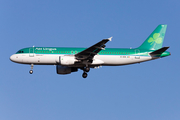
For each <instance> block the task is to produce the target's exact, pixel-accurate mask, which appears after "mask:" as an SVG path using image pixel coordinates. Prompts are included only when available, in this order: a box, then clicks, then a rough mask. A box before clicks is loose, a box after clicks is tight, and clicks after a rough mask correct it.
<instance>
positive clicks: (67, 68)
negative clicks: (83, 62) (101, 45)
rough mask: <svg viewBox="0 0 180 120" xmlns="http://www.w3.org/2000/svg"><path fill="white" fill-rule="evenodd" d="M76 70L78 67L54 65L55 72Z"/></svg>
mask: <svg viewBox="0 0 180 120" xmlns="http://www.w3.org/2000/svg"><path fill="white" fill-rule="evenodd" d="M77 71H78V69H77V68H75V67H67V66H61V65H56V72H57V74H70V73H71V72H77Z"/></svg>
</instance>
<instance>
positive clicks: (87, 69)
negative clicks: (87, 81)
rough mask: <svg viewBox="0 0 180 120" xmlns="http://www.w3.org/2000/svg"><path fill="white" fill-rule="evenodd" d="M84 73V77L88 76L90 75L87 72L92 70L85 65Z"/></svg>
mask: <svg viewBox="0 0 180 120" xmlns="http://www.w3.org/2000/svg"><path fill="white" fill-rule="evenodd" d="M83 71H84V72H83V74H82V77H83V78H87V76H88V74H87V72H89V71H90V68H89V67H85V68H83Z"/></svg>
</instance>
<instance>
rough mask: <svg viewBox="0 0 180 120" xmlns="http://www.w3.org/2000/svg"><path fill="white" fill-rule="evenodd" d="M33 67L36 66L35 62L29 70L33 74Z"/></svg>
mask: <svg viewBox="0 0 180 120" xmlns="http://www.w3.org/2000/svg"><path fill="white" fill-rule="evenodd" d="M33 67H34V64H31V70H30V71H29V73H30V74H33Z"/></svg>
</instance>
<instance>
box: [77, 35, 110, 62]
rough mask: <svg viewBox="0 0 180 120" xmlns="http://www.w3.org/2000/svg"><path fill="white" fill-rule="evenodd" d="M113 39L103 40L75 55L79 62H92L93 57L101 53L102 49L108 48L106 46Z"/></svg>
mask: <svg viewBox="0 0 180 120" xmlns="http://www.w3.org/2000/svg"><path fill="white" fill-rule="evenodd" d="M111 39H112V37H110V38H108V39H103V40H101V41H100V42H98V43H96V44H95V45H93V46H91V47H89V48H87V49H85V50H83V51H81V52H79V53H77V54H76V55H75V57H76V59H77V60H92V59H93V57H94V56H95V55H96V54H98V52H99V51H101V50H102V49H104V48H105V47H106V46H105V44H106V43H107V42H108V41H111Z"/></svg>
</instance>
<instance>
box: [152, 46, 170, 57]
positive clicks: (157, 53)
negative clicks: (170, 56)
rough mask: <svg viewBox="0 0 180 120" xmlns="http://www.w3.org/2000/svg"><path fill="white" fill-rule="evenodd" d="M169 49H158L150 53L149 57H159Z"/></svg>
mask: <svg viewBox="0 0 180 120" xmlns="http://www.w3.org/2000/svg"><path fill="white" fill-rule="evenodd" d="M168 48H169V47H163V48H161V49H158V50H156V51H154V52H151V53H150V55H151V56H153V57H160V55H161V54H162V53H163V52H165V51H166V50H167V49H168Z"/></svg>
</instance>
